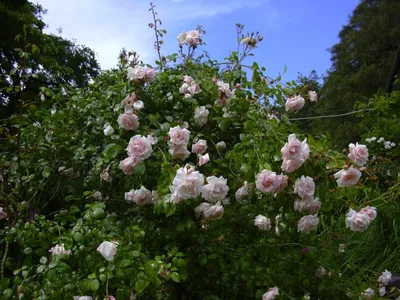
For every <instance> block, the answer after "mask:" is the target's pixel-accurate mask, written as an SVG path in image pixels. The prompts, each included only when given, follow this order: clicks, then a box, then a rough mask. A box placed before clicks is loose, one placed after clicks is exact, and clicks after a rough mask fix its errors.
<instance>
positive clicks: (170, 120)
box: [165, 116, 174, 123]
mask: <svg viewBox="0 0 400 300" xmlns="http://www.w3.org/2000/svg"><path fill="white" fill-rule="evenodd" d="M165 119H166V120H167V121H168V122H170V123H172V122H173V121H174V118H172V117H171V116H166V117H165Z"/></svg>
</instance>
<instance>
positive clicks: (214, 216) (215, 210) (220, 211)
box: [203, 204, 224, 221]
mask: <svg viewBox="0 0 400 300" xmlns="http://www.w3.org/2000/svg"><path fill="white" fill-rule="evenodd" d="M203 215H204V218H205V219H206V220H208V221H215V220H219V219H222V216H223V215H224V207H223V206H222V205H219V204H216V205H212V206H210V208H209V209H207V210H205V211H204V212H203Z"/></svg>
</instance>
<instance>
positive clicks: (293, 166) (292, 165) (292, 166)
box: [282, 159, 303, 173]
mask: <svg viewBox="0 0 400 300" xmlns="http://www.w3.org/2000/svg"><path fill="white" fill-rule="evenodd" d="M302 164H303V162H302V161H301V160H299V159H284V160H283V162H282V170H283V171H285V172H287V173H291V172H293V171H295V170H297V169H298V168H300V167H301V165H302Z"/></svg>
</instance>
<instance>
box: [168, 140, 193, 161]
mask: <svg viewBox="0 0 400 300" xmlns="http://www.w3.org/2000/svg"><path fill="white" fill-rule="evenodd" d="M186 147H187V145H186V144H184V145H173V146H172V147H170V149H169V150H168V151H169V153H170V154H171V156H172V159H181V160H185V159H186V158H188V156H189V155H190V152H189V150H188V149H187V148H186Z"/></svg>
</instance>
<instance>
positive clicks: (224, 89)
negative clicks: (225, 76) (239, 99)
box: [216, 80, 235, 104]
mask: <svg viewBox="0 0 400 300" xmlns="http://www.w3.org/2000/svg"><path fill="white" fill-rule="evenodd" d="M216 84H217V86H218V91H219V92H220V93H221V94H222V98H225V97H226V98H232V97H233V96H235V94H234V93H233V92H232V91H231V89H230V87H229V83H225V82H223V81H222V80H217V82H216ZM221 104H223V103H221Z"/></svg>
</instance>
